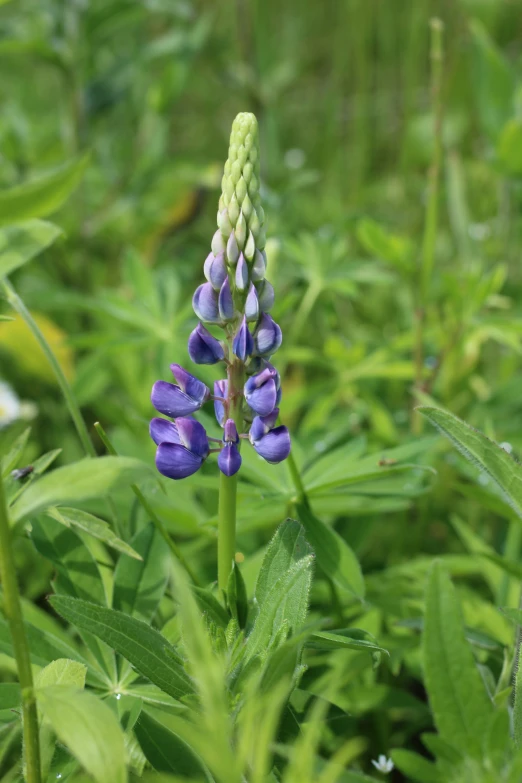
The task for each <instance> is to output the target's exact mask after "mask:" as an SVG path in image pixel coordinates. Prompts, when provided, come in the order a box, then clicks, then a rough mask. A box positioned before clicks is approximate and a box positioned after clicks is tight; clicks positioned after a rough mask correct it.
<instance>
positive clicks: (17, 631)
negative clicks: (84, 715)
mask: <svg viewBox="0 0 522 783" xmlns="http://www.w3.org/2000/svg"><path fill="white" fill-rule="evenodd" d="M0 577H1V579H2V586H3V593H4V595H3V609H4V613H5V616H6V618H7V622H8V623H9V629H10V631H11V638H12V640H13V649H14V656H15V660H16V668H17V670H18V679H19V681H20V688H21V691H22V716H23V738H24V760H25V779H26V781H27V783H41V768H40V744H39V736H38V713H37V711H36V701H35V696H34V689H33V673H32V670H31V659H30V657H29V647H28V645H27V638H26V635H25V628H24V620H23V616H22V607H21V603H20V594H19V592H18V582H17V579H16V570H15V563H14V556H13V549H12V542H11V529H10V525H9V516H8V513H7V504H6V498H5V492H4V482H3V480H2V475H1V472H0Z"/></svg>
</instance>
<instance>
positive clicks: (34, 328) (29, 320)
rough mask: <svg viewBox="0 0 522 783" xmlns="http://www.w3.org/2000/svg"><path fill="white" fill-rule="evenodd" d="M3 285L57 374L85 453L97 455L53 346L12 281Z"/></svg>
mask: <svg viewBox="0 0 522 783" xmlns="http://www.w3.org/2000/svg"><path fill="white" fill-rule="evenodd" d="M2 287H3V290H4V293H5V296H6V299H7V301H8V302H9V304H10V305H11V307H12V308H13V310H16V312H17V313H18V314H19V315H21V317H22V318H23V319H24V321H25V323H26V324H27V326H28V327H29V329H30V330H31V332H32V333H33V335H34V337H35V338H36V340H37V341H38V343H39V345H40V348H41V349H42V351H43V352H44V354H45V357H46V359H47V361H48V362H49V364H50V365H51V367H52V370H53V372H54V374H55V376H56V380H57V382H58V386H59V387H60V389H61V391H62V394H63V396H64V398H65V403H66V405H67V407H68V409H69V413H70V414H71V419H72V420H73V423H74V426H75V427H76V432H77V433H78V437H79V439H80V442H81V444H82V447H83V449H84V451H85V453H86V454H87V456H88V457H95V456H96V450H95V448H94V446H93V443H92V441H91V439H90V437H89V433H88V431H87V427H86V425H85V421H84V420H83V416H82V414H81V412H80V407H79V405H78V403H77V402H76V397H75V396H74V393H73V390H72V389H71V387H70V385H69V382H68V380H67V378H66V377H65V375H64V372H63V370H62V368H61V367H60V363H59V361H58V359H57V358H56V356H55V355H54V353H53V350H52V348H51V346H50V345H49V343H48V342H47V340H46V339H45V337H44V335H43V334H42V332H41V330H40V328H39V326H38V324H37V323H36V321H35V320H34V318H33V316H32V315H31V313H30V312H29V310H28V309H27V307H26V306H25V304H24V302H23V301H22V299H21V298H20V297H19V296H18V294H17V293H16V291H15V289H14V288H13V286H12V285H11V283H10V282H9V281H8V280H7V279H4V280H3V281H2Z"/></svg>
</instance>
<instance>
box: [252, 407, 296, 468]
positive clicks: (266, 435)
mask: <svg viewBox="0 0 522 783" xmlns="http://www.w3.org/2000/svg"><path fill="white" fill-rule="evenodd" d="M276 410H277V409H275V410H274V411H272V413H271V414H270V415H269V416H265V417H262V416H256V418H255V419H254V421H253V422H252V426H251V427H250V433H249V436H248V437H249V439H250V443H251V444H252V446H253V447H254V448H255V450H256V451H257V453H258V454H259V455H260V456H261V457H263V459H266V461H267V462H271V463H273V464H276V463H277V462H282V461H283V460H284V459H286V458H287V457H288V455H289V454H290V449H291V443H290V434H289V432H288V429H287V428H286V427H284V426H280V427H275V428H273V425H274V424H275V421H276V419H277V415H278V414H279V411H277V413H276Z"/></svg>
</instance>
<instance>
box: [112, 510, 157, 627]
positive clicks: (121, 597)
mask: <svg viewBox="0 0 522 783" xmlns="http://www.w3.org/2000/svg"><path fill="white" fill-rule="evenodd" d="M132 546H133V551H135V552H136V553H137V554H138V555H139V557H140V560H136V559H135V558H133V557H129V556H128V555H126V554H123V555H120V558H119V560H118V564H117V566H116V569H115V571H114V593H113V599H112V605H113V608H114V609H117V610H118V611H120V612H125V613H126V614H130V615H132V616H133V617H138V618H139V619H140V620H145V621H146V622H149V621H150V620H152V618H153V616H154V614H155V612H156V609H157V608H158V604H159V602H160V601H161V599H162V597H163V593H164V592H165V588H166V586H167V580H168V577H169V562H170V556H169V548H168V546H167V544H166V543H165V541H164V540H163V538H162V537H161V536H160V534H159V533H158V532H157V530H156V529H155V527H154V525H153V524H152V523H149V524H148V525H147V526H146V527H145V528H143V530H140V531H139V533H137V534H136V535H135V536H134V538H133V539H132Z"/></svg>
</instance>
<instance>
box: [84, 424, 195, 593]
mask: <svg viewBox="0 0 522 783" xmlns="http://www.w3.org/2000/svg"><path fill="white" fill-rule="evenodd" d="M94 429H95V430H96V432H97V433H98V435H99V436H100V440H101V441H102V443H103V445H104V446H105V448H106V449H107V451H108V452H109V454H111V455H112V456H113V457H117V456H118V452H117V451H116V449H115V448H114V446H113V445H112V443H111V441H110V439H109V437H108V436H107V433H106V432H105V430H104V429H103V427H102V425H101V424H100V422H99V421H97V422H95V424H94ZM130 486H131V489H132V491H133V492H134V494H135V495H136V497H137V498H138V501H139V503H140V504H141V506H142V508H143V509H144V510H145V512H146V513H147V515H148V516H149V517H150V519H151V521H152V524H153V525H154V527H155V528H156V530H157V531H158V533H159V534H160V535H161V536H162V538H163V540H164V541H165V543H166V544H167V546H168V547H169V549H170V551H171V552H172V554H173V555H174V557H175V558H176V559H177V560H178V561H179V562H180V563H181V565H182V566H183V568H184V569H185V571H186V572H187V574H188V575H189V577H190V578H191V579H192V581H193V582H194V584H195V585H199V580H198V578H197V576H196V574H195V573H194V571H193V570H192V568H191V567H190V565H189V564H188V562H187V560H186V559H185V556H184V555H183V553H182V551H181V549H180V548H179V546H178V545H177V544H176V543H175V541H173V540H172V538H171V537H170V535H169V533H168V530H167V529H166V528H165V526H164V524H163V522H162V521H161V519H160V518H159V517H158V515H157V514H156V512H155V511H154V509H153V508H152V506H151V505H150V504H149V502H148V500H147V498H146V497H145V495H144V494H143V492H142V491H141V489H140V488H139V487H138V485H137V484H131V485H130Z"/></svg>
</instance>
